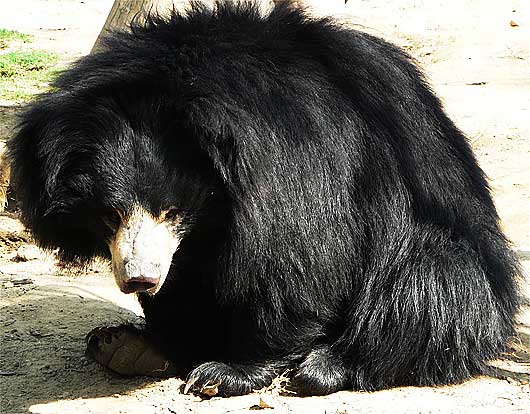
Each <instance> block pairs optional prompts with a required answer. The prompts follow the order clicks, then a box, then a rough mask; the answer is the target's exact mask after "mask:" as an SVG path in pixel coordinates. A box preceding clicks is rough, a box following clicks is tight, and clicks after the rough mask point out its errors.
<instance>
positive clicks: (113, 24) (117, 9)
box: [92, 0, 184, 53]
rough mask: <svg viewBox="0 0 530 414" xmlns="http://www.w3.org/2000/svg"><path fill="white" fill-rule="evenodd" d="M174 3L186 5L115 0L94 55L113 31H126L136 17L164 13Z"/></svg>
mask: <svg viewBox="0 0 530 414" xmlns="http://www.w3.org/2000/svg"><path fill="white" fill-rule="evenodd" d="M173 3H175V6H176V5H177V4H176V3H184V2H183V1H175V2H173V1H172V0H114V4H113V5H112V9H111V10H110V13H109V15H108V16H107V20H106V21H105V24H104V25H103V29H101V32H100V33H99V36H98V38H97V40H96V42H95V43H94V46H93V47H92V53H94V52H95V51H97V50H98V48H100V47H101V39H102V38H103V37H105V35H106V34H107V33H108V32H109V31H111V30H125V29H127V28H128V27H129V24H130V23H131V21H132V20H133V19H134V17H135V16H137V15H139V14H141V13H145V12H149V11H157V12H160V13H163V12H164V11H168V10H170V9H171V8H172V7H173Z"/></svg>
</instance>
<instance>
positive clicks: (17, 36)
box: [0, 28, 33, 49]
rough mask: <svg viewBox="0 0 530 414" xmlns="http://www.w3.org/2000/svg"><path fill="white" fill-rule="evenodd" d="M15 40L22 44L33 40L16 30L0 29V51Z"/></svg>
mask: <svg viewBox="0 0 530 414" xmlns="http://www.w3.org/2000/svg"><path fill="white" fill-rule="evenodd" d="M17 40H18V41H21V42H24V43H29V42H31V41H32V40H33V37H32V36H31V35H28V34H25V33H20V32H17V31H16V30H9V29H2V28H0V49H4V48H6V47H7V46H8V44H9V42H13V41H17Z"/></svg>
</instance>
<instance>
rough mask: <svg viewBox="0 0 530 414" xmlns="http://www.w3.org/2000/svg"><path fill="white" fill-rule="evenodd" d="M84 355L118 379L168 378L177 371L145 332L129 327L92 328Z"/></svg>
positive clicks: (87, 338)
mask: <svg viewBox="0 0 530 414" xmlns="http://www.w3.org/2000/svg"><path fill="white" fill-rule="evenodd" d="M86 341H87V348H86V353H87V355H88V356H90V357H92V358H93V359H95V360H96V361H97V362H99V363H100V364H101V365H103V366H104V367H106V368H108V369H110V370H112V371H114V372H117V373H118V374H122V375H148V376H153V377H170V376H173V375H175V374H176V373H177V369H176V367H175V365H174V363H172V362H171V361H170V360H169V359H167V358H166V357H165V356H164V355H163V354H162V353H161V352H160V350H159V349H158V348H157V347H156V346H155V344H154V343H153V341H152V340H151V339H150V338H149V337H148V336H147V335H146V333H145V332H143V331H141V330H139V329H137V328H135V327H133V326H131V325H121V326H116V327H105V328H96V329H94V330H92V331H91V332H90V333H89V334H88V335H87V336H86Z"/></svg>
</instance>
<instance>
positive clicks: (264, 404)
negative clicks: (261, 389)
mask: <svg viewBox="0 0 530 414" xmlns="http://www.w3.org/2000/svg"><path fill="white" fill-rule="evenodd" d="M258 405H259V408H274V406H275V405H276V400H275V399H274V397H273V396H272V395H270V394H261V395H260V396H259V404H258Z"/></svg>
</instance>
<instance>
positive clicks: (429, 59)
mask: <svg viewBox="0 0 530 414" xmlns="http://www.w3.org/2000/svg"><path fill="white" fill-rule="evenodd" d="M111 3H112V1H111V0H90V1H79V0H75V1H74V0H48V1H46V2H43V1H40V0H19V1H16V2H15V1H10V2H2V5H1V6H0V10H1V13H0V27H6V28H10V29H17V30H21V31H24V32H26V33H31V34H33V35H34V36H35V38H36V41H35V42H34V44H33V45H32V46H31V47H38V48H45V49H48V50H54V51H56V52H57V53H60V54H61V56H63V59H64V60H65V61H70V60H72V59H74V58H76V57H78V56H80V55H82V54H84V53H87V52H88V51H89V50H90V48H91V45H92V43H93V41H94V40H95V38H96V36H97V34H98V31H99V28H100V27H101V25H102V23H103V21H104V20H105V16H106V13H107V12H108V10H109V9H110V5H111ZM307 3H309V4H310V5H311V6H313V7H314V9H313V10H314V12H315V13H317V14H319V13H320V14H321V13H325V14H329V13H333V14H335V15H336V16H337V17H338V18H341V19H344V20H345V21H347V22H348V23H350V24H355V25H356V26H357V27H359V28H361V29H363V30H366V31H369V32H371V33H373V34H377V35H379V36H381V37H384V38H386V39H388V40H391V41H393V42H395V43H397V44H399V45H400V46H402V47H404V48H405V49H407V50H408V51H409V52H410V53H411V54H412V55H413V56H414V57H415V58H416V59H417V60H418V62H419V63H420V64H421V65H422V66H423V67H424V69H425V71H426V73H427V74H428V76H429V77H430V79H431V80H432V83H433V86H434V89H435V90H436V91H437V93H438V94H439V95H440V96H441V97H442V99H443V101H444V102H445V104H446V109H447V111H448V112H449V113H450V114H451V116H452V117H453V119H455V121H456V122H457V124H458V125H459V126H460V127H461V128H462V129H463V130H464V131H465V132H466V133H467V134H468V136H469V138H470V140H471V142H472V144H473V147H474V149H475V151H476V154H477V157H478V159H479V161H480V163H481V165H482V167H483V168H484V170H485V171H486V173H487V174H488V176H489V177H490V180H491V185H492V189H493V192H494V195H495V201H496V204H497V206H498V209H499V214H500V216H501V219H502V224H503V227H504V229H505V231H506V233H507V235H508V237H509V238H510V239H511V240H512V241H513V244H514V248H515V250H516V251H517V252H518V254H519V257H520V258H521V260H522V263H523V267H524V268H525V269H526V274H530V213H529V212H530V41H529V40H528V39H530V4H529V3H528V1H527V0H505V1H502V2H501V1H498V0H480V1H479V0H460V1H458V0H445V1H436V0H429V1H426V0H424V1H422V0H402V1H395V2H392V3H393V4H390V5H389V4H387V3H389V2H387V1H384V0H349V2H348V5H347V6H346V7H345V6H343V5H342V1H340V0H337V1H332V0H328V1H324V0H320V1H319V0H314V1H311V0H309V1H308V2H307ZM510 22H512V24H510ZM514 24H515V25H514ZM516 25H518V26H516ZM0 99H1V97H0ZM15 111H16V109H15V108H2V107H0V138H1V139H5V137H6V136H7V135H8V134H9V131H10V125H11V124H12V113H13V112H15ZM29 241H30V238H29V236H28V235H27V234H26V233H25V232H24V230H23V228H22V227H21V225H20V223H19V222H18V221H17V220H16V218H14V217H13V216H10V215H9V214H5V215H2V216H0V350H1V352H0V412H1V413H6V414H7V413H9V414H11V413H13V414H14V413H27V412H33V413H72V412H78V413H147V414H149V413H190V412H193V413H228V412H230V413H244V412H249V410H250V409H251V407H254V408H256V407H255V406H256V405H259V402H260V397H259V395H258V394H253V395H249V396H245V397H237V398H230V399H219V398H214V399H211V400H204V401H201V400H200V399H199V398H197V397H192V396H187V395H182V394H180V393H179V391H178V389H179V387H180V385H181V381H180V380H178V379H170V380H154V379H150V378H134V379H130V378H120V377H117V376H115V375H113V374H111V373H109V372H107V371H105V370H104V369H102V368H101V367H99V366H98V365H97V364H95V363H94V362H92V361H91V360H89V359H87V358H85V357H84V355H83V352H84V347H85V343H84V337H85V335H86V333H87V332H89V331H90V330H91V329H92V328H94V327H96V326H104V325H114V324H118V323H123V322H133V323H134V322H139V321H140V318H139V317H140V316H141V310H140V308H139V306H138V304H137V303H136V302H135V300H134V298H133V297H131V296H126V295H123V294H121V293H120V292H119V291H118V289H117V288H116V287H115V285H114V281H113V279H112V276H110V275H109V273H108V270H107V269H106V267H105V266H104V265H103V264H95V265H94V266H93V267H92V268H91V269H89V271H88V272H87V273H86V274H83V275H75V276H74V275H67V274H64V273H62V272H61V271H60V270H59V269H57V268H56V267H55V266H54V262H53V257H49V256H44V255H42V254H40V253H39V252H31V251H29V253H28V252H26V256H27V257H26V258H25V259H24V260H22V261H20V259H17V258H16V256H17V250H18V249H19V248H20V246H23V245H27V244H28V242H29ZM32 257H35V258H33V259H32ZM26 259H30V260H26ZM521 288H522V291H523V294H524V295H525V297H526V299H525V304H524V306H523V307H522V309H521V312H520V316H519V326H518V330H519V337H518V338H516V339H515V340H514V344H513V347H512V351H513V352H512V353H511V354H509V355H506V356H505V357H504V358H503V359H502V360H501V361H497V362H496V363H495V365H496V366H498V367H499V371H498V375H497V376H496V378H490V377H487V378H477V379H474V380H472V381H468V382H466V383H465V384H462V385H458V386H451V387H439V388H415V387H408V388H398V389H392V390H387V391H381V392H376V393H363V392H340V393H336V394H333V395H330V396H327V397H313V398H296V397H268V396H265V397H263V398H264V399H265V400H266V401H267V402H268V403H269V404H270V405H272V406H273V407H274V411H270V410H269V411H270V412H280V413H283V412H292V413H337V414H339V413H340V414H345V413H357V412H358V413H380V412H389V413H390V412H391V413H455V412H463V413H474V412H476V413H489V412H491V413H512V412H521V413H523V412H524V413H530V385H529V380H530V280H529V278H528V277H526V278H525V277H524V276H523V277H522V278H521Z"/></svg>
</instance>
